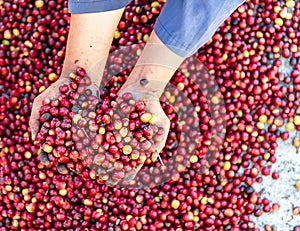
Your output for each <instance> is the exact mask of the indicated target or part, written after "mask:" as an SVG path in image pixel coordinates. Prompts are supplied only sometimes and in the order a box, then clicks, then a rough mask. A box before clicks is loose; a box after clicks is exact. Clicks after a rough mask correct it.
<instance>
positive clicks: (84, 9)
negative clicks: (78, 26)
mask: <svg viewBox="0 0 300 231" xmlns="http://www.w3.org/2000/svg"><path fill="white" fill-rule="evenodd" d="M129 2H130V0H69V1H68V10H69V12H70V13H72V14H84V13H96V12H105V11H111V10H117V9H120V8H123V7H125V6H126V5H127V4H128V3H129Z"/></svg>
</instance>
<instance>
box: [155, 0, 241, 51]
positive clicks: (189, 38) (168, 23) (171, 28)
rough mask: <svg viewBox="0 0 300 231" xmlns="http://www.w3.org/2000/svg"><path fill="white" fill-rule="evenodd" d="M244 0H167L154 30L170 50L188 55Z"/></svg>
mask: <svg viewBox="0 0 300 231" xmlns="http://www.w3.org/2000/svg"><path fill="white" fill-rule="evenodd" d="M243 2H245V0H222V1H220V0H187V1H185V0H168V1H167V3H166V4H165V6H164V7H163V9H162V12H161V13H160V15H159V16H158V19H157V21H156V23H155V26H154V31H155V33H156V34H157V36H158V37H159V38H160V40H161V41H162V42H163V43H164V44H165V45H166V46H167V47H168V48H169V49H171V50H172V51H173V52H175V53H176V54H178V55H180V56H182V57H188V56H190V55H192V54H193V53H194V52H195V51H197V50H198V49H199V48H200V47H201V46H203V45H204V44H205V43H206V42H207V41H208V40H209V39H210V38H211V37H212V36H213V34H214V33H215V32H216V30H217V29H218V28H219V26H220V25H221V24H222V23H223V22H224V21H225V20H226V19H227V18H228V17H229V16H230V15H231V14H232V12H233V11H234V10H236V9H237V8H238V7H239V6H240V5H241V4H242V3H243Z"/></svg>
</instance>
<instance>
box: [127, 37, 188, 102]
mask: <svg viewBox="0 0 300 231" xmlns="http://www.w3.org/2000/svg"><path fill="white" fill-rule="evenodd" d="M183 60H184V58H183V57H180V56H178V55H177V54H175V53H174V52H173V51H171V50H170V49H169V48H167V47H166V46H165V45H164V44H163V43H162V41H161V40H160V39H159V38H158V37H157V35H156V34H155V32H154V31H153V32H152V34H151V36H150V38H149V40H148V42H147V44H146V45H145V47H144V49H143V52H142V54H141V56H140V58H139V59H138V61H137V63H136V65H135V67H134V69H133V70H132V72H131V74H130V76H129V78H128V80H127V81H126V83H125V85H124V86H123V88H131V87H132V86H134V88H135V89H136V88H140V89H141V90H145V91H147V92H149V93H150V94H152V95H155V96H156V97H160V95H161V94H162V93H163V91H164V88H165V86H166V85H167V84H168V82H169V81H170V79H171V78H172V76H173V75H174V73H175V71H176V70H177V69H178V67H179V66H180V64H181V63H182V62H183ZM136 90H138V89H136Z"/></svg>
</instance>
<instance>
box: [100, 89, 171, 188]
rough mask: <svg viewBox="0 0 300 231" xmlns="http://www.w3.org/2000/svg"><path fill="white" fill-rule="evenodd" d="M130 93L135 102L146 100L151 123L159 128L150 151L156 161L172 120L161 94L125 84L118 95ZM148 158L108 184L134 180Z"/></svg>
mask: <svg viewBox="0 0 300 231" xmlns="http://www.w3.org/2000/svg"><path fill="white" fill-rule="evenodd" d="M126 93H130V94H131V95H132V97H133V99H134V100H135V102H138V101H144V102H145V104H146V107H145V111H146V112H148V113H150V114H151V115H152V120H151V122H149V123H150V124H153V125H155V126H152V127H156V128H158V131H157V132H156V133H155V136H153V138H152V139H153V140H152V142H153V146H152V147H151V149H149V150H148V151H149V152H151V157H150V158H151V161H152V162H155V161H157V159H158V156H159V153H160V152H161V150H162V149H163V148H164V146H165V143H166V140H167V136H168V132H169V129H170V120H169V119H168V117H167V115H166V114H165V112H164V110H163V109H162V107H161V104H160V101H159V94H157V93H153V92H152V91H149V89H144V88H142V87H140V86H139V85H131V86H128V85H126V84H125V85H124V86H123V87H122V89H121V90H120V91H119V92H118V96H119V97H121V96H122V95H123V94H126ZM145 161H146V159H145V160H144V162H142V163H140V164H138V165H137V166H135V167H133V168H132V170H131V171H129V172H127V173H126V175H125V177H124V178H123V179H121V180H120V181H113V180H110V181H107V182H106V183H107V184H108V185H111V186H113V185H116V184H118V183H119V184H121V185H127V184H130V181H132V180H133V179H134V178H135V176H136V175H137V173H138V172H139V171H140V169H141V168H142V167H143V165H144V163H145Z"/></svg>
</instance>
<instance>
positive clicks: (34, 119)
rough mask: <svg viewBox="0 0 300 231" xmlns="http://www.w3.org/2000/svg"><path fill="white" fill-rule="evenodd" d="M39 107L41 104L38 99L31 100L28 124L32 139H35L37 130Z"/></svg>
mask: <svg viewBox="0 0 300 231" xmlns="http://www.w3.org/2000/svg"><path fill="white" fill-rule="evenodd" d="M40 107H41V104H40V102H39V101H37V100H35V101H34V102H33V106H32V110H31V115H30V120H29V126H30V129H31V137H32V140H35V139H36V135H37V133H38V131H39V125H40V122H39V118H40V113H39V109H40Z"/></svg>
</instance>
